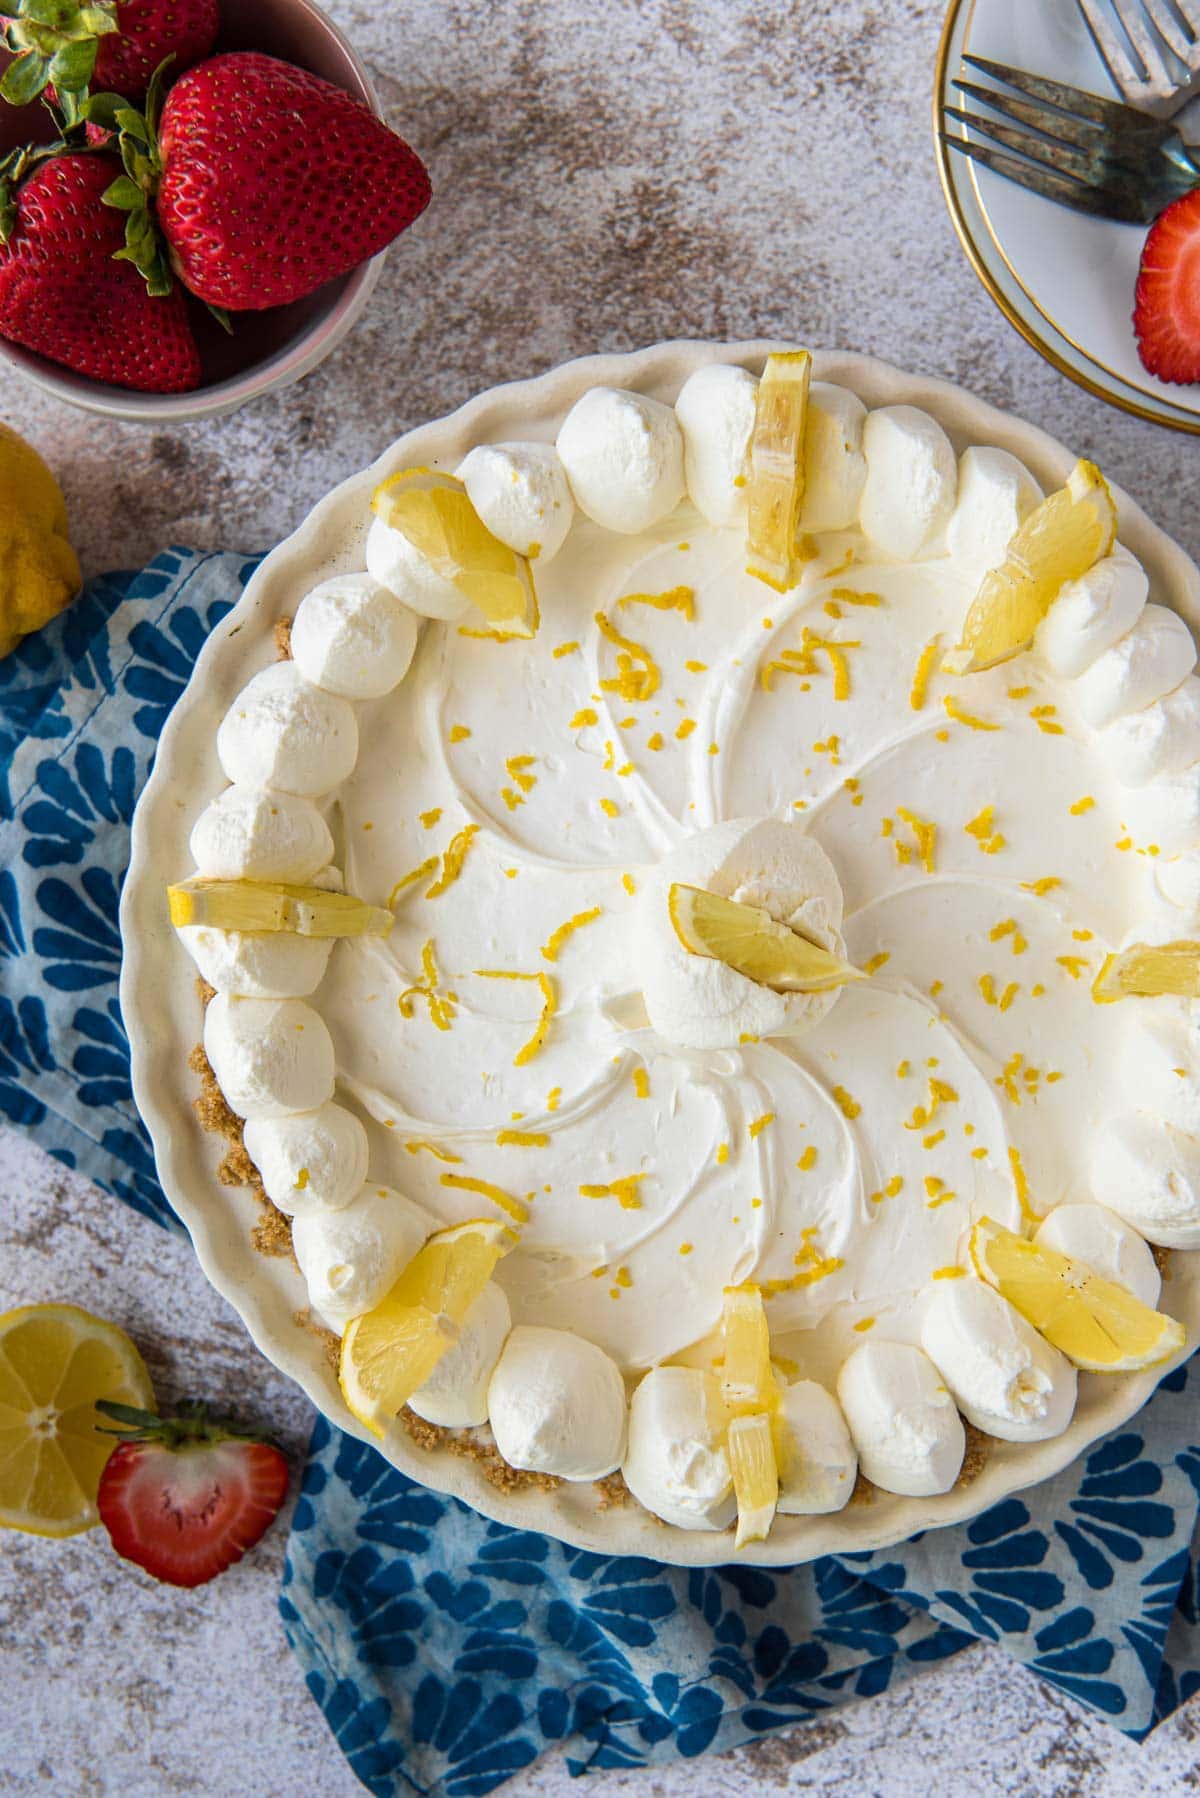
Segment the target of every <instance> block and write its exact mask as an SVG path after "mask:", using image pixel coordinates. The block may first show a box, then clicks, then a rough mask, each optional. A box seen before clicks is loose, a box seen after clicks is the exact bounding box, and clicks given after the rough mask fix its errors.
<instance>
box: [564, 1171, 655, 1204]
mask: <svg viewBox="0 0 1200 1798" xmlns="http://www.w3.org/2000/svg"><path fill="white" fill-rule="evenodd" d="M645 1178H646V1176H645V1174H624V1175H622V1177H621V1178H620V1179H619V1180H609V1181H608V1182H607V1183H606V1184H604V1185H600V1184H594V1185H588V1186H581V1187H580V1188H579V1194H580V1197H581V1198H584V1199H616V1201H617V1203H618V1204H619V1205H620V1207H621V1210H622V1211H640V1210H641V1208H642V1201H641V1197H640V1195H639V1193H638V1181H639V1180H644V1179H645Z"/></svg>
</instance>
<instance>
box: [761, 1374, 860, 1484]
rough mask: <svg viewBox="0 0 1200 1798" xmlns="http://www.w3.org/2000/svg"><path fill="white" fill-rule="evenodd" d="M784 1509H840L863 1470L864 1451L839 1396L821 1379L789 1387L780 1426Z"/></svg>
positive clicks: (778, 1447)
mask: <svg viewBox="0 0 1200 1798" xmlns="http://www.w3.org/2000/svg"><path fill="white" fill-rule="evenodd" d="M776 1455H777V1459H778V1463H779V1505H778V1508H779V1510H781V1511H783V1512H784V1513H785V1514H787V1515H790V1516H793V1517H803V1516H817V1515H819V1514H824V1513H826V1512H829V1511H840V1510H841V1509H842V1506H843V1505H845V1504H846V1503H848V1501H849V1498H850V1494H851V1493H852V1492H853V1490H854V1481H855V1479H856V1477H857V1474H858V1455H857V1454H856V1453H855V1449H854V1443H853V1440H852V1439H851V1436H850V1431H849V1430H848V1429H847V1427H846V1420H845V1418H844V1417H843V1416H842V1413H841V1409H840V1407H839V1405H838V1403H837V1400H836V1399H835V1398H834V1397H833V1396H832V1394H831V1393H829V1392H827V1391H826V1390H825V1388H824V1386H819V1385H818V1384H817V1382H816V1381H815V1380H793V1381H792V1383H791V1384H790V1385H788V1386H785V1387H784V1389H783V1393H782V1395H781V1398H780V1403H779V1414H778V1419H777V1426H776Z"/></svg>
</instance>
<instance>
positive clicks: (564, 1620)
mask: <svg viewBox="0 0 1200 1798" xmlns="http://www.w3.org/2000/svg"><path fill="white" fill-rule="evenodd" d="M253 567H254V563H253V562H252V561H248V560H246V559H245V558H243V557H240V556H236V555H208V556H200V555H194V554H191V553H190V552H188V551H184V550H171V551H168V552H167V553H166V554H164V555H162V556H160V557H158V558H157V560H156V561H155V562H153V563H152V564H151V565H150V567H149V568H147V569H146V570H145V571H144V572H143V573H141V574H138V575H114V576H111V577H109V578H108V579H106V580H100V581H94V582H92V583H91V585H90V586H89V588H88V590H87V592H86V593H85V595H84V596H83V598H82V599H81V600H80V601H79V602H78V603H77V605H76V606H75V607H74V608H73V609H72V610H71V611H70V612H68V613H67V614H66V615H65V616H64V617H63V618H61V619H59V620H57V621H56V622H55V623H54V624H52V625H51V626H49V627H48V628H47V630H45V631H43V632H42V633H41V634H40V636H38V637H35V638H32V639H30V640H29V641H27V642H26V643H25V644H24V645H23V646H22V647H21V648H20V649H19V650H18V651H17V652H16V653H15V654H14V655H13V656H11V657H9V659H8V660H7V661H5V662H0V1119H6V1120H7V1121H9V1122H10V1123H12V1124H14V1125H16V1126H17V1127H19V1128H21V1129H23V1130H25V1131H27V1132H28V1133H29V1134H30V1135H31V1136H33V1137H34V1138H35V1139H36V1140H37V1141H38V1142H40V1143H41V1144H42V1145H43V1147H45V1148H46V1149H48V1150H49V1152H50V1153H51V1154H52V1155H54V1156H56V1157H57V1158H58V1159H59V1160H60V1161H63V1162H65V1163H66V1164H67V1165H68V1166H70V1167H75V1168H78V1169H80V1171H82V1172H84V1173H86V1174H87V1175H88V1176H89V1177H90V1178H92V1179H93V1180H95V1181H96V1182H97V1183H98V1184H99V1185H101V1186H103V1187H104V1188H105V1189H106V1190H107V1191H109V1192H112V1193H114V1194H115V1195H116V1196H117V1197H118V1198H120V1199H123V1200H124V1201H125V1202H126V1203H127V1204H129V1205H131V1206H133V1207H134V1208H135V1209H136V1210H138V1211H140V1212H142V1213H143V1214H144V1215H145V1216H146V1217H147V1218H151V1219H153V1220H155V1221H156V1222H158V1223H162V1224H167V1225H169V1226H173V1227H174V1228H176V1229H178V1228H179V1225H178V1222H177V1220H176V1219H175V1218H174V1217H173V1216H172V1213H171V1211H170V1207H169V1206H168V1204H167V1202H166V1199H165V1198H164V1196H163V1194H162V1193H161V1191H160V1190H159V1187H158V1185H157V1182H156V1180H155V1175H154V1162H153V1157H152V1155H151V1152H150V1145H149V1141H148V1138H147V1136H146V1133H145V1130H144V1129H143V1127H142V1125H141V1122H140V1120H139V1119H138V1116H137V1113H136V1111H135V1109H134V1105H133V1100H132V1096H131V1093H130V1086H129V1053H128V1044H127V1041H126V1037H125V1032H124V1028H123V1025H122V1022H121V1016H120V1011H119V1008H118V1004H117V969H118V966H119V962H120V938H119V933H118V927H117V902H118V895H119V892H120V885H121V880H122V877H123V875H124V871H125V867H126V863H127V859H128V839H129V823H130V819H131V817H132V815H133V807H134V803H135V800H136V798H137V795H138V793H139V791H140V790H141V787H142V784H143V782H144V780H145V778H146V774H147V772H148V770H149V767H150V763H151V761H152V760H153V757H154V749H155V744H156V742H157V739H158V733H159V731H160V730H161V728H162V725H163V722H164V720H165V718H166V716H167V713H168V712H169V710H170V708H171V706H172V705H173V704H174V703H175V701H176V699H177V698H178V697H179V695H180V694H181V693H182V691H183V688H184V686H185V684H186V682H187V679H188V676H189V674H190V672H191V668H192V664H193V662H194V660H195V657H196V654H197V652H198V650H199V649H200V646H201V644H202V643H203V641H204V639H205V637H206V636H207V634H208V632H209V631H210V630H211V629H212V627H213V625H214V624H215V623H216V622H217V620H218V619H219V618H221V617H222V616H223V615H224V613H225V612H226V611H227V610H228V609H229V607H230V605H231V604H232V603H233V601H234V600H235V599H236V597H237V594H238V592H239V591H240V589H241V586H242V583H243V582H244V581H245V579H246V578H247V577H248V575H249V573H250V571H251V570H252V568H253ZM1198 1382H1200V1375H1197V1374H1196V1373H1195V1372H1192V1373H1191V1378H1190V1381H1189V1377H1188V1370H1187V1369H1182V1368H1181V1369H1179V1370H1178V1371H1177V1372H1175V1373H1173V1374H1172V1375H1170V1377H1169V1378H1168V1379H1166V1380H1164V1382H1163V1384H1162V1386H1161V1387H1160V1389H1159V1391H1158V1393H1157V1394H1156V1396H1155V1397H1154V1399H1153V1400H1152V1401H1151V1402H1150V1404H1148V1405H1147V1406H1146V1407H1145V1408H1144V1409H1143V1410H1142V1411H1141V1412H1140V1413H1139V1415H1138V1416H1137V1417H1136V1418H1135V1419H1134V1420H1133V1422H1132V1424H1130V1425H1129V1426H1128V1427H1127V1428H1125V1429H1124V1430H1121V1431H1119V1432H1118V1433H1117V1434H1115V1435H1113V1436H1110V1437H1108V1438H1106V1439H1105V1440H1104V1441H1103V1442H1101V1443H1099V1444H1098V1445H1097V1446H1096V1447H1095V1448H1094V1449H1093V1450H1092V1452H1091V1453H1090V1454H1089V1455H1088V1456H1086V1458H1085V1459H1084V1460H1083V1461H1081V1462H1079V1463H1077V1464H1076V1465H1075V1466H1073V1467H1071V1468H1069V1469H1068V1470H1067V1471H1066V1472H1065V1473H1063V1474H1061V1475H1060V1476H1059V1477H1058V1478H1057V1479H1055V1480H1051V1481H1049V1482H1047V1483H1046V1484H1045V1485H1042V1486H1038V1487H1035V1488H1034V1489H1032V1490H1031V1491H1029V1492H1026V1493H1024V1494H1022V1495H1021V1496H1020V1497H1017V1498H1011V1499H1008V1500H1006V1501H1005V1502H1004V1503H1002V1504H999V1505H995V1506H993V1507H992V1509H991V1510H989V1511H987V1512H985V1513H984V1515H983V1516H981V1517H978V1518H976V1519H975V1521H974V1522H973V1523H970V1524H968V1525H966V1526H965V1527H963V1528H960V1529H949V1530H936V1531H931V1532H929V1533H927V1534H926V1535H924V1536H919V1537H916V1538H914V1540H913V1541H911V1542H907V1543H905V1544H903V1546H902V1547H900V1548H897V1549H887V1550H882V1551H880V1552H879V1553H877V1554H865V1555H843V1556H838V1557H836V1558H835V1557H826V1558H824V1559H822V1560H819V1561H816V1562H815V1563H813V1564H812V1565H811V1566H807V1567H799V1568H795V1569H793V1570H790V1571H786V1572H767V1571H763V1570H760V1569H757V1568H753V1567H740V1566H729V1567H720V1568H715V1569H712V1570H701V1571H687V1570H684V1569H678V1568H670V1567H662V1566H659V1565H658V1564H657V1563H656V1562H653V1561H649V1560H644V1559H632V1558H621V1557H606V1556H602V1555H595V1554H589V1553H584V1552H583V1551H581V1550H579V1549H572V1548H567V1547H565V1546H564V1545H563V1544H561V1543H559V1542H555V1541H552V1540H549V1539H547V1538H545V1537H542V1536H537V1535H533V1534H530V1533H528V1532H525V1531H519V1530H512V1529H506V1528H504V1527H502V1526H501V1525H499V1524H494V1523H488V1522H486V1521H485V1520H484V1519H483V1518H481V1517H479V1516H478V1515H476V1513H474V1512H473V1511H471V1510H469V1509H468V1508H467V1507H466V1506H465V1505H462V1504H459V1503H458V1502H457V1501H455V1500H453V1499H447V1498H441V1497H439V1496H438V1495H437V1494H435V1493H432V1492H428V1491H426V1490H425V1489H424V1488H422V1487H420V1486H417V1485H415V1484H414V1483H413V1482H412V1481H411V1480H408V1479H406V1478H405V1477H404V1475H403V1474H400V1473H397V1472H396V1471H395V1470H394V1469H393V1468H391V1467H389V1466H388V1464H387V1463H386V1462H385V1461H384V1460H383V1459H382V1458H381V1457H380V1456H379V1455H378V1454H377V1453H376V1452H375V1450H374V1449H372V1448H368V1447H366V1446H365V1445H364V1444H362V1443H360V1442H358V1441H356V1440H354V1439H353V1438H351V1437H349V1436H344V1435H341V1434H340V1433H339V1432H338V1431H336V1430H334V1429H332V1428H331V1427H330V1426H329V1425H328V1424H327V1423H326V1422H325V1421H324V1420H323V1419H322V1420H319V1421H318V1423H317V1425H316V1428H315V1429H314V1431H313V1436H312V1442H311V1444H310V1449H309V1459H308V1464H307V1467H306V1469H305V1473H304V1486H303V1493H302V1496H301V1499H300V1503H299V1506H298V1508H297V1511H296V1515H295V1520H294V1522H293V1526H292V1536H291V1540H290V1542H289V1545H288V1558H287V1567H286V1570H285V1573H284V1589H283V1592H282V1595H281V1598H280V1610H281V1612H282V1616H283V1623H284V1628H285V1630H286V1632H287V1635H288V1639H289V1641H290V1642H291V1644H292V1647H293V1648H294V1649H295V1651H296V1653H297V1654H298V1655H299V1657H300V1660H301V1663H302V1665H303V1667H304V1669H305V1673H306V1675H307V1681H308V1686H309V1690H310V1691H311V1692H312V1694H313V1697H314V1698H315V1699H316V1700H317V1703H318V1704H319V1705H320V1706H321V1708H322V1710H323V1711H324V1713H325V1716H326V1718H327V1720H328V1722H329V1726H330V1728H331V1729H332V1730H333V1732H334V1734H335V1736H336V1738H337V1740H338V1743H339V1745H340V1746H341V1748H342V1750H343V1752H344V1753H345V1755H346V1757H347V1759H348V1761H349V1763H350V1765H351V1767H352V1768H353V1769H354V1772H355V1773H356V1774H357V1775H358V1777H359V1779H360V1780H361V1781H362V1783H363V1784H364V1785H365V1786H366V1787H367V1788H368V1789H369V1790H370V1791H372V1792H375V1793H379V1794H381V1795H382V1798H392V1795H393V1794H399V1793H410V1792H420V1793H430V1794H446V1798H473V1795H474V1794H481V1793H485V1792H489V1791H492V1790H493V1789H494V1788H495V1787H496V1786H498V1785H500V1784H502V1783H503V1781H504V1780H505V1779H507V1778H508V1777H510V1775H512V1774H513V1773H515V1772H517V1771H518V1770H519V1769H520V1768H522V1767H526V1766H528V1765H529V1764H530V1763H531V1762H532V1761H534V1760H535V1759H536V1758H537V1757H538V1756H539V1755H540V1754H541V1753H543V1752H544V1751H545V1750H546V1749H547V1748H548V1747H552V1746H553V1747H558V1748H561V1749H562V1750H563V1751H564V1752H565V1754H566V1756H567V1761H568V1765H569V1766H570V1768H571V1770H572V1772H577V1773H582V1772H586V1771H589V1770H590V1769H592V1768H595V1767H634V1766H644V1765H647V1764H649V1763H652V1762H661V1761H665V1760H672V1759H676V1758H679V1757H684V1758H691V1757H694V1756H696V1755H698V1754H703V1753H704V1752H706V1751H707V1750H710V1749H716V1748H729V1747H732V1746H734V1744H736V1743H738V1742H742V1741H745V1740H746V1739H747V1738H749V1737H752V1736H755V1735H759V1734H762V1733H764V1732H767V1731H770V1730H774V1729H781V1728H785V1727H787V1726H788V1725H791V1724H795V1723H798V1722H803V1721H804V1720H805V1719H806V1718H809V1717H811V1716H813V1715H814V1714H815V1713H817V1712H820V1711H824V1710H828V1709H830V1708H831V1707H833V1706H836V1705H839V1704H843V1703H845V1702H846V1701H847V1700H849V1699H851V1698H854V1697H862V1696H866V1695H869V1694H871V1693H875V1692H881V1691H883V1690H884V1689H885V1688H887V1687H888V1686H890V1685H893V1684H895V1683H897V1682H898V1681H900V1680H903V1679H907V1678H908V1677H910V1676H911V1675H912V1674H913V1673H915V1672H917V1671H919V1669H920V1668H921V1667H923V1666H927V1665H929V1664H930V1663H931V1662H934V1661H938V1660H941V1659H944V1658H945V1657H946V1656H947V1655H951V1654H954V1653H956V1652H957V1650H958V1649H960V1648H963V1647H965V1646H966V1645H967V1644H968V1643H969V1642H971V1641H973V1640H976V1639H982V1640H985V1641H989V1642H996V1643H998V1644H1000V1645H1001V1646H1002V1647H1003V1648H1005V1649H1007V1650H1008V1652H1009V1653H1010V1654H1012V1655H1014V1656H1015V1657H1016V1658H1017V1659H1019V1660H1021V1661H1023V1662H1025V1663H1026V1664H1027V1665H1028V1666H1029V1667H1030V1668H1031V1670H1032V1671H1034V1672H1036V1673H1038V1674H1040V1675H1041V1677H1042V1678H1044V1679H1047V1680H1050V1681H1051V1682H1052V1683H1053V1684H1055V1685H1056V1686H1060V1687H1061V1688H1062V1689H1063V1690H1064V1691H1067V1692H1070V1693H1071V1694H1072V1695H1073V1696H1074V1697H1076V1698H1078V1699H1080V1700H1081V1701H1082V1702H1083V1703H1084V1704H1087V1705H1090V1706H1091V1707H1092V1708H1093V1709H1094V1710H1096V1711H1098V1712H1100V1713H1101V1714H1102V1715H1103V1716H1105V1717H1107V1718H1109V1719H1110V1720H1111V1721H1112V1722H1113V1723H1114V1724H1115V1725H1116V1726H1117V1727H1118V1728H1119V1729H1122V1730H1124V1731H1125V1732H1126V1733H1127V1734H1129V1735H1131V1736H1133V1737H1135V1738H1139V1739H1140V1738H1141V1737H1143V1736H1145V1735H1146V1734H1147V1733H1148V1731H1149V1730H1151V1729H1152V1728H1153V1727H1154V1725H1155V1724H1156V1723H1157V1722H1159V1721H1160V1720H1161V1719H1162V1718H1163V1717H1165V1716H1167V1715H1169V1714H1170V1712H1171V1711H1173V1710H1174V1709H1175V1708H1176V1707H1177V1706H1178V1705H1179V1704H1181V1703H1183V1702H1184V1700H1185V1699H1187V1698H1189V1697H1190V1696H1191V1695H1192V1694H1193V1693H1194V1692H1196V1691H1200V1569H1198V1564H1197V1541H1196V1534H1197V1509H1198V1505H1200V1409H1198V1407H1197V1403H1196V1393H1197V1389H1198Z"/></svg>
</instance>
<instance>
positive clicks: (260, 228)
mask: <svg viewBox="0 0 1200 1798" xmlns="http://www.w3.org/2000/svg"><path fill="white" fill-rule="evenodd" d="M158 151H159V156H160V158H161V167H162V174H161V179H160V183H159V188H158V197H157V210H158V221H159V225H160V227H161V229H162V232H163V234H164V236H165V237H166V239H167V242H168V244H169V246H170V259H171V265H172V267H173V268H174V270H175V272H176V273H177V274H178V275H179V277H180V279H181V280H182V281H183V283H184V285H185V286H187V287H189V288H190V289H191V291H192V292H193V293H194V294H197V295H198V296H199V297H200V298H201V299H202V300H207V301H208V302H209V304H210V305H213V306H221V307H227V308H228V309H229V310H231V311H258V310H260V309H261V308H263V307H266V306H282V305H286V304H287V302H288V301H290V300H298V299H300V298H302V297H303V295H305V294H307V293H311V292H312V291H313V289H314V288H317V287H320V286H322V285H323V284H324V282H326V281H332V280H334V279H335V278H336V277H337V276H338V275H344V274H347V273H348V272H349V270H350V269H352V268H355V267H357V265H358V264H359V263H360V262H365V261H366V260H367V259H368V257H371V256H374V255H375V254H376V253H377V252H378V251H379V250H382V249H383V248H384V247H385V245H387V244H389V243H390V242H391V241H392V239H393V238H394V237H398V236H399V234H400V232H401V231H404V230H405V229H406V228H407V227H408V226H409V225H411V224H412V222H413V220H414V219H415V218H416V217H417V216H418V215H419V214H420V213H421V212H423V211H424V209H425V207H426V206H427V205H428V204H429V194H430V188H429V176H428V174H427V173H426V171H425V167H424V164H423V163H422V162H421V159H420V157H419V156H418V155H417V154H416V152H415V151H414V150H411V149H410V148H409V146H408V145H407V144H406V143H405V142H404V140H403V138H401V137H398V136H397V135H396V133H395V132H393V131H390V130H389V129H388V127H387V126H386V125H385V124H383V123H382V121H381V120H379V119H377V118H376V117H375V116H374V114H373V113H372V112H370V111H369V110H368V108H367V107H366V106H364V105H363V104H362V102H361V101H360V100H356V99H354V98H353V97H352V96H351V95H350V94H347V93H344V92H343V90H342V89H341V88H338V87H334V86H333V85H332V83H330V82H328V81H322V80H321V79H320V77H319V76H317V75H310V74H309V73H308V71H307V70H306V69H299V68H296V67H295V66H294V65H293V64H291V63H286V62H280V61H279V60H278V59H277V58H276V57H273V56H263V55H260V54H259V53H258V52H257V51H253V50H246V51H236V52H233V53H231V54H230V55H227V56H214V57H212V58H211V59H210V60H209V61H208V62H205V63H202V64H201V65H200V67H199V68H195V69H192V70H191V72H190V73H189V74H187V75H185V76H184V77H183V79H182V80H181V81H178V82H177V83H176V84H175V86H174V87H172V88H171V90H170V92H169V94H168V95H167V99H166V103H165V105H164V107H163V111H162V122H161V126H160V130H159V141H158Z"/></svg>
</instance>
